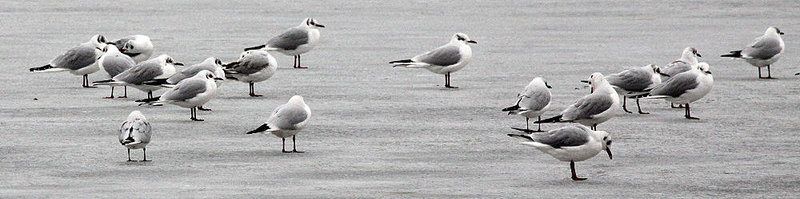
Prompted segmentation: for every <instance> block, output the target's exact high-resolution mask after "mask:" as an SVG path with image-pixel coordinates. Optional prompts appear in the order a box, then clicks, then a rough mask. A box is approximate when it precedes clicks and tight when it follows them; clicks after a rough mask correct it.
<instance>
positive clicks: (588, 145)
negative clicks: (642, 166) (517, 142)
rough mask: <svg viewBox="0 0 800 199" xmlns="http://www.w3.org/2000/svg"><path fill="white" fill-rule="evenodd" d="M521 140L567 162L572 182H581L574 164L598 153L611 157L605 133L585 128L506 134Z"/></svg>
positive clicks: (572, 127)
mask: <svg viewBox="0 0 800 199" xmlns="http://www.w3.org/2000/svg"><path fill="white" fill-rule="evenodd" d="M508 136H511V137H517V138H520V139H522V140H524V141H523V142H522V144H524V145H528V146H532V147H534V148H536V149H539V151H542V152H544V153H547V154H548V155H550V156H553V157H554V158H556V159H558V160H561V161H564V162H569V167H570V170H571V171H572V180H574V181H581V180H586V178H579V177H578V175H577V174H576V172H575V162H580V161H584V160H587V159H589V158H592V157H594V156H596V155H597V154H598V153H600V151H606V153H608V159H612V158H613V157H612V155H611V148H610V147H611V138H609V136H608V133H607V132H605V131H593V130H591V129H589V128H587V127H585V126H581V125H575V126H566V127H562V128H558V129H553V130H550V131H548V132H546V133H532V134H508Z"/></svg>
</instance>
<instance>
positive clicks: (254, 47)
mask: <svg viewBox="0 0 800 199" xmlns="http://www.w3.org/2000/svg"><path fill="white" fill-rule="evenodd" d="M264 47H267V45H258V46H253V47H249V48H245V49H244V51H248V50H258V49H262V48H264Z"/></svg>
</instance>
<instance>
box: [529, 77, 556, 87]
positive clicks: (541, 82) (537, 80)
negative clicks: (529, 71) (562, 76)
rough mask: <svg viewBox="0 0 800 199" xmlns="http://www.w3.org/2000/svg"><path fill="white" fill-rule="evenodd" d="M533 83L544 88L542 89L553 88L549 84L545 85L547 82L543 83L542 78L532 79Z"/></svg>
mask: <svg viewBox="0 0 800 199" xmlns="http://www.w3.org/2000/svg"><path fill="white" fill-rule="evenodd" d="M533 82H536V83H535V84H538V86H544V87H547V88H553V87H551V86H550V84H547V81H544V79H543V78H542V77H536V78H533Z"/></svg>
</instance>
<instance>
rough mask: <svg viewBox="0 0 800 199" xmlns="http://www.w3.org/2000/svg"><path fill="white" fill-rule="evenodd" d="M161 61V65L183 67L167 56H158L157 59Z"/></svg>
mask: <svg viewBox="0 0 800 199" xmlns="http://www.w3.org/2000/svg"><path fill="white" fill-rule="evenodd" d="M157 59H159V60H160V61H161V63H163V64H166V65H174V66H183V63H181V62H176V61H175V59H172V57H170V56H169V55H160V56H158V57H157Z"/></svg>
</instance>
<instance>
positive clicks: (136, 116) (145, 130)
mask: <svg viewBox="0 0 800 199" xmlns="http://www.w3.org/2000/svg"><path fill="white" fill-rule="evenodd" d="M151 131H152V128H151V127H150V122H147V118H145V117H144V115H143V114H142V112H139V111H133V112H131V114H130V115H128V119H127V120H125V122H123V123H122V126H121V127H120V128H119V143H120V144H122V146H125V148H128V162H131V161H133V160H131V149H142V153H143V158H142V161H145V162H146V161H148V160H147V149H145V146H147V144H149V143H150V135H151V133H152V132H151Z"/></svg>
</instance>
